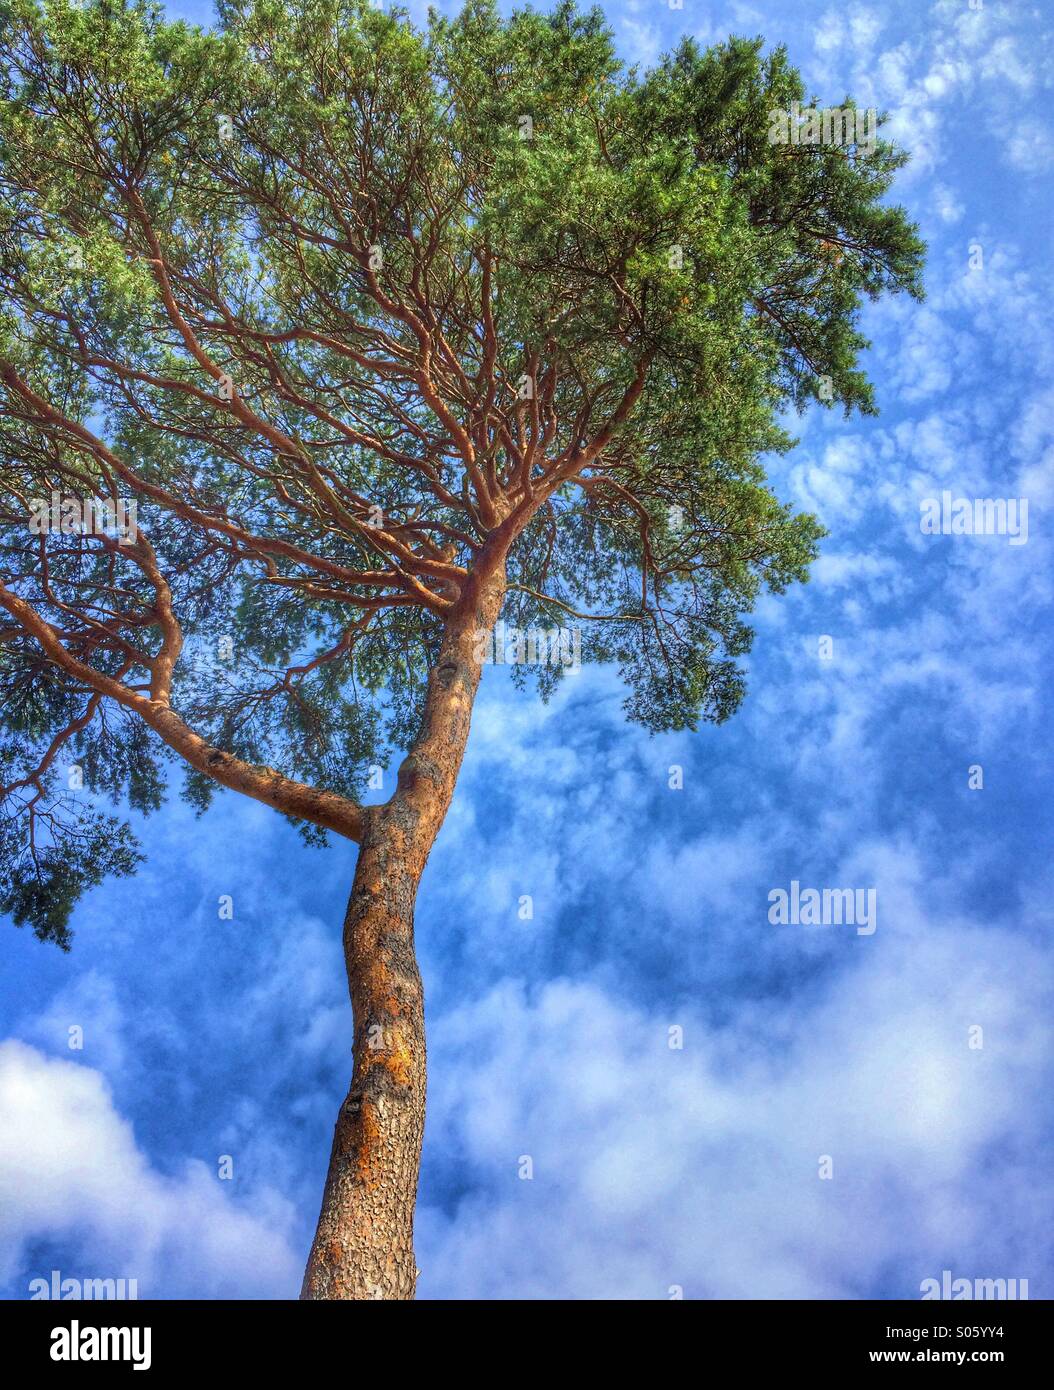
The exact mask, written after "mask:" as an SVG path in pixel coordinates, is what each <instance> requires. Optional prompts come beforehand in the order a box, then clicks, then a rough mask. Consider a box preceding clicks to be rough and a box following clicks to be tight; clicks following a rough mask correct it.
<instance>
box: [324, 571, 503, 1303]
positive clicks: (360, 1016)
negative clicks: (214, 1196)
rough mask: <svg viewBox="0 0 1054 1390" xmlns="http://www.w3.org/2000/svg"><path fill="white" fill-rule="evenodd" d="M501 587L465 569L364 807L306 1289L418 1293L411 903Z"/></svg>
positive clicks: (454, 764) (419, 1042)
mask: <svg viewBox="0 0 1054 1390" xmlns="http://www.w3.org/2000/svg"><path fill="white" fill-rule="evenodd" d="M499 570H500V572H499ZM503 596H504V572H503V569H502V568H501V567H500V566H499V567H497V568H496V569H495V572H493V573H492V574H491V576H490V577H489V578H488V579H486V580H485V581H482V582H480V581H474V580H472V579H470V581H469V585H467V586H466V590H465V592H464V594H463V595H462V597H461V600H460V601H459V603H458V605H457V608H456V610H455V615H454V616H452V617H451V618H450V619H449V620H448V622H447V625H446V629H445V632H444V637H443V641H442V644H441V647H440V652H439V656H438V659H437V661H436V663H435V665H434V667H433V668H432V670H431V672H430V673H429V677H428V688H427V691H426V695H425V705H424V715H423V719H422V725H421V732H420V735H419V737H418V739H417V741H416V743H415V744H414V746H413V748H412V749H411V750H410V752H409V754H408V755H407V757H406V758H405V759H404V760H403V763H402V765H401V766H400V768H399V775H398V782H397V785H396V789H395V792H394V793H393V795H392V797H391V799H390V800H389V801H387V802H386V803H385V804H384V805H382V806H376V807H372V808H369V809H368V810H367V811H366V813H365V830H364V834H363V838H362V841H361V846H360V849H359V858H358V863H357V864H356V868H355V879H354V883H353V885H352V890H351V898H350V901H349V903H348V911H347V917H346V919H345V923H344V958H345V963H346V965H347V971H348V986H349V990H350V993H351V1005H352V1013H353V1017H354V1028H355V1034H354V1047H353V1053H354V1063H353V1070H352V1077H351V1086H350V1088H349V1090H348V1094H347V1097H346V1098H345V1100H344V1103H343V1105H342V1106H341V1108H340V1112H339V1114H338V1116H337V1123H336V1129H335V1132H334V1136H333V1148H332V1152H331V1154H330V1161H329V1173H328V1175H327V1178H326V1187H325V1192H324V1194H323V1197H322V1211H321V1214H320V1216H319V1222H318V1230H317V1232H316V1234H315V1240H314V1244H313V1246H312V1249H311V1255H310V1258H309V1260H308V1265H307V1271H306V1273H305V1275H304V1284H303V1288H302V1290H301V1294H300V1296H301V1298H304V1299H345V1298H347V1299H367V1298H372V1299H376V1298H381V1299H412V1298H413V1297H414V1292H415V1288H416V1283H417V1274H418V1270H417V1264H416V1260H415V1257H414V1248H413V1222H414V1202H415V1199H416V1195H417V1179H418V1171H419V1168H420V1158H421V1139H422V1135H423V1132H424V1116H425V1030H424V994H423V991H422V987H421V976H420V973H419V971H418V968H417V960H416V956H415V953H414V903H415V900H416V897H417V886H418V884H419V883H420V881H421V875H422V873H423V872H424V867H425V864H426V862H427V860H428V855H429V852H430V851H431V848H432V845H433V843H434V842H435V838H436V835H437V834H438V833H439V828H440V826H441V825H442V823H443V819H444V817H445V815H446V812H447V809H448V807H449V806H450V802H451V799H452V797H453V794H454V786H455V783H456V781H457V775H458V771H459V769H460V767H461V760H462V757H463V755H464V751H465V744H466V743H467V741H468V733H469V724H470V721H471V717H472V706H473V702H474V700H475V696H476V690H477V688H478V686H479V679H480V674H481V662H480V643H479V641H478V634H479V633H480V632H485V631H489V630H490V629H491V628H493V626H494V624H495V623H496V621H497V618H498V614H499V612H500V609H501V602H502V598H503Z"/></svg>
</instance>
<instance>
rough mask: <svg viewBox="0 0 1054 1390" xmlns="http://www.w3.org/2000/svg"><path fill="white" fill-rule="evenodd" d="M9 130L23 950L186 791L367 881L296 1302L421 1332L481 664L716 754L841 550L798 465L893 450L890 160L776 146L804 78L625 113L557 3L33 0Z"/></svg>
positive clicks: (3, 546) (6, 519)
mask: <svg viewBox="0 0 1054 1390" xmlns="http://www.w3.org/2000/svg"><path fill="white" fill-rule="evenodd" d="M0 83H2V91H0V98H2V107H0V293H2V299H3V307H2V310H0V412H2V414H0V469H2V482H0V523H2V525H0V702H2V714H0V728H2V735H0V782H2V783H3V784H4V785H3V816H2V819H0V868H2V879H0V909H2V910H3V911H4V912H6V913H7V914H9V915H10V916H11V917H12V918H13V919H14V921H15V923H17V924H19V925H27V926H29V927H31V928H32V930H33V931H35V932H36V934H37V935H38V936H39V937H41V938H42V939H44V940H47V941H51V942H55V943H57V944H58V945H59V946H61V947H63V948H67V947H68V945H69V939H70V932H69V922H70V917H71V913H72V911H73V909H74V907H75V905H76V902H77V900H78V898H79V897H80V896H81V895H82V894H83V893H84V892H85V891H87V890H89V889H91V888H94V887H97V886H98V885H99V884H101V883H102V882H103V881H104V880H105V879H106V878H107V877H109V876H111V875H128V874H132V873H134V871H135V868H136V865H137V863H138V862H139V860H140V858H141V851H140V847H139V845H138V843H137V841H136V839H135V837H134V836H133V834H132V832H131V830H130V828H129V825H128V823H127V820H126V818H123V817H126V816H127V812H128V811H129V810H132V811H136V812H143V813H145V812H150V811H153V810H155V809H156V808H157V807H158V806H159V805H160V804H161V802H162V799H163V797H164V794H165V790H166V788H167V786H168V784H169V782H170V780H171V779H172V778H173V777H174V776H175V775H176V774H177V773H178V774H181V777H182V795H183V796H185V797H186V798H188V799H189V800H190V801H191V802H192V803H193V804H194V806H195V807H197V808H198V809H199V810H200V811H202V812H204V811H205V810H206V809H207V807H208V805H209V803H210V801H211V800H212V798H213V797H214V795H215V794H216V792H217V791H218V790H219V789H221V788H231V789H234V790H236V791H239V792H242V793H244V794H245V795H247V796H250V797H254V798H255V799H256V800H258V801H261V802H263V803H265V804H266V805H268V806H271V807H273V808H275V809H276V810H277V811H279V812H281V813H282V814H283V815H285V816H286V817H288V818H289V819H290V820H291V821H293V822H295V823H296V824H297V825H298V826H299V827H300V829H301V831H302V832H303V834H304V835H305V836H306V837H307V838H308V839H309V840H310V841H311V842H312V843H318V844H323V843H325V842H326V840H327V839H328V838H330V837H332V836H338V837H345V838H347V839H350V840H353V841H355V842H357V843H358V845H359V852H358V863H357V868H356V872H355V878H354V883H353V885H352V889H351V896H350V901H349V905H348V911H347V918H346V922H345V925H344V943H345V954H346V960H347V969H348V979H349V984H350V991H351V998H352V1005H353V1010H354V1020H355V1057H354V1071H353V1076H352V1079H351V1085H350V1089H349V1093H348V1096H347V1099H346V1100H345V1102H344V1104H343V1106H342V1107H341V1110H340V1114H339V1117H338V1120H337V1125H336V1133H335V1137H334V1143H333V1151H332V1158H331V1164H330V1172H329V1177H328V1181H327V1183H326V1190H325V1196H324V1199H323V1205H322V1213H321V1217H320V1221H319V1227H318V1234H317V1237H316V1240H315V1244H314V1248H313V1250H312V1253H311V1257H310V1261H309V1265H308V1270H307V1274H306V1277H305V1281H304V1296H305V1297H311V1298H367V1297H386V1298H410V1297H412V1296H413V1292H414V1285H415V1279H416V1266H415V1262H414V1253H413V1205H414V1199H415V1194H416V1187H417V1174H418V1162H419V1156H420V1146H421V1134H422V1125H423V1116H424V1087H425V1051H424V1021H423V1007H422V996H421V983H420V978H419V975H418V970H417V965H416V961H415V956H414V946H413V911H414V900H415V896H416V891H417V886H418V883H419V881H420V877H421V873H422V870H423V868H424V865H425V862H426V860H427V858H428V855H429V851H430V849H431V847H432V844H433V842H434V840H435V837H436V835H437V833H438V831H439V828H440V826H441V825H442V823H443V819H444V816H445V814H446V811H447V809H448V807H449V805H450V802H451V798H452V797H453V794H454V786H455V782H456V779H457V775H458V769H459V766H460V764H461V760H462V755H463V753H464V749H465V743H466V739H467V737H468V732H469V723H470V719H471V713H472V706H473V700H474V697H475V695H476V690H477V686H478V684H479V681H480V675H481V665H482V662H483V660H484V657H485V655H486V653H487V650H488V647H487V638H488V634H490V633H491V632H492V631H493V630H494V628H495V624H496V623H498V622H499V620H500V621H502V622H504V623H506V624H508V625H509V626H510V627H512V628H515V629H517V630H518V631H526V630H531V629H537V628H542V629H546V630H551V629H553V628H554V627H556V628H564V629H567V628H573V629H574V630H575V633H576V641H577V640H579V639H578V636H577V634H579V633H580V641H581V651H582V654H583V656H584V658H585V659H586V660H588V661H592V662H607V663H612V664H614V665H616V666H617V668H618V670H619V671H620V673H621V676H622V677H623V679H624V681H625V685H626V689H627V698H626V711H627V714H628V716H629V717H630V718H631V719H634V720H636V721H639V722H640V723H642V724H644V725H645V726H647V727H648V728H650V729H653V730H672V729H686V728H694V727H696V726H697V724H698V723H699V722H700V721H706V720H709V721H714V722H720V721H722V720H724V719H726V718H728V716H729V715H730V714H732V712H733V711H734V710H735V709H736V707H737V705H738V704H739V702H740V700H741V699H742V697H743V693H744V681H743V675H742V673H741V669H740V665H739V659H740V658H741V657H742V656H743V654H744V653H745V652H746V651H747V650H748V648H749V644H750V640H751V632H750V629H749V627H748V626H747V625H746V623H745V622H744V615H746V614H748V613H749V611H750V609H751V608H752V606H753V604H754V602H755V600H756V597H757V595H758V593H759V591H760V590H761V589H762V587H766V588H767V589H769V590H771V591H773V592H775V593H780V592H782V591H784V590H785V589H786V587H787V586H788V585H789V584H791V583H792V582H795V581H803V580H805V579H806V578H807V573H808V567H809V564H810V561H811V560H812V558H813V557H814V555H815V553H816V550H817V544H818V541H819V539H820V537H821V535H822V531H821V528H820V527H819V525H818V524H817V522H816V521H815V519H814V518H812V517H810V516H805V515H796V514H795V513H794V512H793V511H792V510H791V509H790V508H789V507H788V506H786V505H784V504H782V503H781V502H780V501H778V500H777V498H776V497H775V496H774V494H773V492H772V490H771V489H770V487H769V486H768V483H767V480H766V473H765V467H764V459H765V456H766V455H767V454H771V453H773V452H776V453H779V452H781V451H785V450H787V449H789V448H790V447H791V446H792V444H793V440H792V439H791V437H790V436H789V435H788V433H787V432H786V430H785V428H784V427H783V425H782V424H781V420H783V419H785V418H786V416H787V413H788V407H797V408H802V407H804V406H806V405H807V404H808V403H809V402H810V401H813V400H816V401H819V402H820V403H821V404H823V405H825V406H829V407H830V406H835V405H838V406H840V407H842V408H843V409H844V410H846V411H847V412H848V411H850V410H852V409H859V410H862V411H872V410H873V409H874V406H873V401H872V394H871V389H870V387H869V385H868V383H867V381H866V379H865V377H864V375H863V373H862V372H861V370H860V368H859V366H858V358H859V355H860V353H861V350H862V349H863V348H865V347H866V343H865V340H864V339H863V338H862V336H861V334H860V331H859V328H858V317H859V312H860V309H861V306H862V303H863V301H864V299H865V298H871V299H874V298H877V297H878V296H880V295H881V294H882V293H883V292H886V291H888V292H892V293H896V292H907V293H908V294H910V295H913V296H916V297H918V296H919V295H920V294H921V290H920V284H919V273H920V265H921V259H922V247H921V244H920V242H919V240H918V237H917V235H916V231H915V228H914V227H913V226H912V225H911V224H910V223H909V222H908V220H907V219H906V217H905V215H904V213H903V211H902V210H901V209H900V208H898V207H894V206H891V205H889V204H888V203H886V202H885V201H883V199H884V195H885V194H886V193H887V190H888V189H889V186H890V183H891V180H892V178H893V175H894V173H895V171H896V170H897V169H898V167H899V166H900V165H901V164H902V163H903V155H902V154H901V153H899V152H898V151H897V150H896V149H894V148H893V147H892V146H891V145H890V144H888V143H887V142H885V141H884V140H882V139H881V138H880V139H878V140H877V141H876V142H875V143H874V144H873V145H871V146H868V147H864V146H863V145H857V144H852V145H835V144H832V143H828V144H822V143H813V144H809V143H804V142H798V143H791V142H790V141H786V142H784V141H780V140H778V139H777V140H773V139H772V138H771V132H772V131H773V129H774V122H773V118H772V113H773V112H774V111H775V112H788V111H790V110H791V108H792V103H795V102H797V103H799V105H804V103H805V91H804V88H803V86H802V83H801V80H800V78H799V76H798V74H797V73H796V72H795V71H794V69H793V68H792V67H790V66H789V64H788V61H787V57H786V54H785V53H784V51H783V50H782V49H777V50H775V51H773V52H771V53H769V54H767V55H766V54H765V53H764V51H763V45H762V43H761V41H760V40H751V41H747V40H742V39H731V40H729V41H728V42H727V43H725V44H721V45H719V46H717V47H714V48H711V49H709V50H707V51H701V50H700V49H699V48H698V47H697V46H696V45H695V44H693V43H692V42H690V41H687V42H685V43H683V44H682V45H681V46H680V48H679V49H678V50H677V51H676V53H674V54H673V55H672V56H670V57H669V58H667V59H666V60H665V61H663V62H662V63H661V64H660V65H659V66H658V67H657V68H656V69H655V70H654V71H652V72H649V73H646V74H640V73H638V72H636V71H626V70H625V69H624V68H623V67H622V66H621V65H620V63H619V61H618V59H617V57H616V55H615V52H614V46H613V41H612V38H611V35H610V33H609V31H608V29H607V28H606V26H605V23H604V20H603V17H602V15H601V14H600V13H599V12H598V11H595V10H593V11H590V12H587V13H583V12H579V11H578V10H576V9H575V8H574V6H573V5H572V4H569V3H562V4H560V5H559V6H558V7H557V8H556V9H555V10H554V11H553V12H552V13H551V14H549V15H542V14H538V13H533V12H530V11H523V12H519V13H516V14H514V15H513V16H512V17H511V18H508V19H505V18H502V17H500V16H499V14H498V12H497V10H496V8H495V6H494V5H493V4H491V3H489V0H473V2H472V3H470V4H469V5H468V6H467V7H466V8H465V9H464V10H463V11H462V13H461V14H460V15H459V16H457V17H456V18H454V19H444V18H440V17H438V16H435V15H433V16H432V18H431V20H430V23H429V25H428V28H427V31H426V32H421V31H419V30H418V29H415V28H414V27H413V26H412V25H411V24H410V23H409V22H408V20H407V19H406V18H405V16H403V15H400V14H397V13H385V12H382V11H380V10H374V9H372V8H370V6H369V5H368V4H367V3H365V0H293V2H290V0H223V3H221V5H220V22H219V24H218V27H217V28H216V30H215V31H213V32H202V31H201V30H199V29H196V28H192V27H188V26H187V25H185V24H183V23H176V24H172V23H168V22H166V20H165V18H164V15H163V12H162V10H161V8H160V7H159V6H157V5H153V4H149V3H145V2H144V0H138V2H137V3H131V2H130V0H86V3H84V4H82V5H74V4H71V3H70V0H47V3H44V4H39V3H37V0H4V3H3V4H2V5H0ZM843 107H844V108H846V109H854V110H855V108H852V104H851V103H850V102H848V101H847V102H844V103H843ZM481 637H482V638H483V639H484V640H482V641H481ZM562 669H563V667H562V664H561V663H560V662H555V663H552V662H550V663H548V664H543V665H540V666H538V667H537V668H536V669H533V668H532V669H531V670H528V669H527V668H525V667H522V668H518V672H519V674H520V675H521V676H522V677H526V676H528V675H529V676H532V677H533V678H534V679H536V680H537V683H538V686H539V688H540V691H541V694H542V695H543V696H545V695H547V694H548V693H549V692H550V691H551V690H552V689H553V687H554V685H555V684H556V682H557V681H558V680H559V679H560V678H561V674H562ZM400 758H401V761H398V771H397V776H396V778H395V780H394V785H392V784H391V782H389V785H388V786H387V787H386V788H385V792H384V799H383V800H382V801H381V802H380V803H378V804H371V805H363V804H362V801H363V794H364V792H365V790H366V788H367V783H368V780H369V778H370V776H371V769H374V770H375V769H380V768H388V767H389V766H391V765H393V762H394V761H395V760H398V759H400ZM71 768H72V769H73V770H74V771H73V772H71V770H70V769H71ZM372 775H373V776H374V777H376V772H375V771H374V772H373V774H372ZM81 781H82V782H83V790H81V789H80V783H81Z"/></svg>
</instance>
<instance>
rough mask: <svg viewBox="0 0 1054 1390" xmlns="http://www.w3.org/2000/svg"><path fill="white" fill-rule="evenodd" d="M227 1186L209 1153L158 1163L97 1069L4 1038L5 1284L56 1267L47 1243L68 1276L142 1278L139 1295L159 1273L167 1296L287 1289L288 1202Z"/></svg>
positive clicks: (1, 1261) (0, 1155) (0, 1207)
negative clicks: (246, 1201)
mask: <svg viewBox="0 0 1054 1390" xmlns="http://www.w3.org/2000/svg"><path fill="white" fill-rule="evenodd" d="M228 1190H229V1185H228V1184H226V1183H223V1182H221V1181H219V1179H218V1178H217V1176H216V1170H215V1169H210V1168H208V1167H206V1165H205V1164H204V1163H202V1162H200V1161H196V1160H195V1161H190V1162H187V1163H184V1164H182V1165H180V1168H179V1170H178V1171H177V1172H174V1173H171V1174H166V1173H161V1172H159V1171H158V1170H157V1169H156V1168H155V1167H153V1166H152V1164H151V1163H150V1161H149V1159H148V1158H147V1157H146V1155H145V1154H144V1153H143V1152H142V1151H141V1150H140V1148H139V1147H138V1145H137V1144H136V1140H135V1136H134V1134H133V1132H132V1127H131V1125H129V1124H128V1123H127V1122H126V1121H125V1120H123V1119H122V1118H121V1116H120V1115H119V1114H118V1113H117V1112H116V1110H115V1109H114V1106H113V1100H112V1097H111V1094H110V1090H109V1088H108V1086H107V1084H106V1082H105V1080H104V1079H103V1077H102V1076H101V1075H100V1074H99V1073H98V1072H97V1071H94V1070H92V1069H91V1068H88V1067H83V1066H79V1065H77V1064H75V1063H73V1062H65V1061H56V1060H52V1059H49V1058H48V1057H45V1056H44V1055H43V1054H42V1053H40V1052H38V1051H37V1050H36V1049H35V1048H32V1047H29V1046H27V1045H25V1044H23V1043H19V1042H14V1041H9V1042H5V1043H3V1044H0V1282H7V1281H8V1280H10V1279H11V1278H12V1277H13V1276H14V1274H15V1273H16V1271H21V1272H22V1273H23V1274H24V1275H25V1277H26V1278H27V1279H28V1278H35V1277H45V1278H46V1277H48V1276H49V1275H50V1270H51V1268H52V1264H51V1262H50V1259H49V1261H48V1262H47V1263H46V1264H45V1263H41V1264H40V1265H39V1267H38V1266H37V1265H36V1264H35V1263H34V1262H33V1260H32V1259H31V1258H30V1256H31V1254H32V1252H34V1251H35V1253H36V1255H37V1256H38V1258H39V1255H40V1253H41V1248H42V1247H43V1246H44V1245H45V1244H46V1245H47V1246H50V1247H51V1248H52V1249H54V1248H55V1247H56V1246H58V1247H61V1249H62V1255H61V1270H62V1273H63V1275H64V1276H67V1277H70V1276H72V1277H74V1278H100V1279H108V1278H112V1279H137V1280H138V1282H139V1296H140V1298H150V1297H152V1296H153V1297H156V1296H157V1294H158V1289H159V1285H160V1282H161V1281H162V1279H163V1282H164V1292H165V1295H166V1296H167V1297H182V1298H223V1297H235V1296H237V1297H243V1298H254V1297H255V1298H261V1297H275V1296H278V1295H280V1294H281V1295H285V1296H288V1295H289V1293H290V1291H291V1290H294V1289H295V1286H296V1279H297V1269H298V1264H299V1261H298V1259H297V1257H296V1256H294V1255H293V1253H292V1252H291V1250H290V1248H289V1245H288V1243H287V1241H286V1239H285V1238H284V1234H283V1233H284V1232H285V1231H286V1230H287V1229H288V1227H289V1224H290V1210H289V1206H288V1203H287V1202H286V1201H285V1199H284V1198H282V1197H280V1196H279V1195H277V1194H276V1193H274V1192H272V1191H268V1190H266V1189H265V1190H263V1191H257V1192H256V1193H254V1194H253V1201H252V1211H251V1213H250V1212H249V1211H248V1210H246V1209H244V1208H243V1207H242V1206H241V1205H240V1204H239V1203H237V1202H235V1201H234V1200H233V1199H232V1198H231V1197H230V1196H229V1195H228ZM56 1258H57V1257H56ZM16 1296H17V1294H16ZM22 1296H23V1297H25V1296H26V1293H25V1292H23V1294H22Z"/></svg>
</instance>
